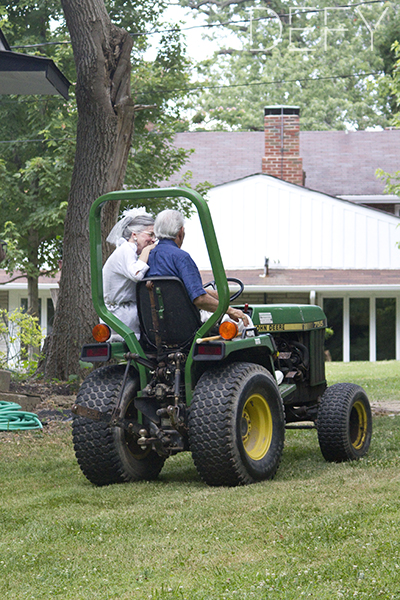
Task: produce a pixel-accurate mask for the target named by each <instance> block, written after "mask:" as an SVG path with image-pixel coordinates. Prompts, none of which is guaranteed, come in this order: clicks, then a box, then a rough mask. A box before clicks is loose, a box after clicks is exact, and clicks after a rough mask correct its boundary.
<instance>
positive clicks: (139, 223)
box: [121, 215, 154, 240]
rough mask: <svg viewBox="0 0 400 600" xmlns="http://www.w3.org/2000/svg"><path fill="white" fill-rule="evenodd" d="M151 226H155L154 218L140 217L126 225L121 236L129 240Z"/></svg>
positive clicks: (148, 216)
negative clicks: (134, 234)
mask: <svg viewBox="0 0 400 600" xmlns="http://www.w3.org/2000/svg"><path fill="white" fill-rule="evenodd" d="M150 225H154V219H153V217H150V215H138V216H137V217H135V218H134V219H131V220H130V221H129V222H128V224H127V225H125V227H124V229H123V230H122V234H121V236H122V237H123V238H125V239H126V240H129V238H130V237H131V235H132V233H141V232H142V231H144V230H145V229H146V227H149V226H150Z"/></svg>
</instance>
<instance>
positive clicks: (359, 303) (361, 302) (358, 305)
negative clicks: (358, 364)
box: [350, 298, 369, 361]
mask: <svg viewBox="0 0 400 600" xmlns="http://www.w3.org/2000/svg"><path fill="white" fill-rule="evenodd" d="M350 360H351V361H352V360H369V298H350Z"/></svg>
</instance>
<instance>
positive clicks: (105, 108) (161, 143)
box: [45, 0, 187, 379]
mask: <svg viewBox="0 0 400 600" xmlns="http://www.w3.org/2000/svg"><path fill="white" fill-rule="evenodd" d="M164 6H165V5H164V3H163V2H162V1H159V2H148V3H147V2H137V3H136V2H132V3H130V4H129V6H128V5H127V3H126V2H124V1H123V0H113V1H109V2H108V3H107V8H108V10H109V12H107V10H106V6H105V4H104V2H103V0H86V2H85V3H82V2H80V1H79V0H62V7H63V10H64V14H65V18H66V23H67V26H68V30H69V32H70V36H71V42H72V47H73V52H74V59H75V67H76V90H75V93H76V101H77V107H78V125H77V138H76V155H75V164H74V170H73V174H72V181H71V188H70V193H69V197H68V209H67V213H66V218H65V233H64V250H63V267H62V272H61V281H60V291H59V297H58V304H57V311H56V315H55V319H54V326H53V333H52V335H51V338H50V341H49V345H48V349H47V356H46V364H45V374H46V376H47V377H58V378H60V379H67V378H68V376H69V375H70V374H73V373H77V372H78V370H79V353H80V348H81V346H82V344H83V343H84V342H86V341H88V340H90V339H91V329H92V327H93V325H94V324H95V323H96V321H97V316H96V315H95V314H94V311H93V308H92V302H91V294H90V269H89V236H88V216H89V209H90V206H91V204H92V202H93V201H94V200H95V199H96V198H97V197H98V196H100V195H102V194H105V193H107V192H109V191H112V190H117V189H121V188H122V185H123V183H124V179H125V174H126V169H127V164H128V160H129V158H130V162H131V168H130V170H129V176H128V178H127V182H128V183H129V184H130V185H136V186H137V185H143V184H146V183H149V184H152V183H154V181H155V175H154V173H153V175H152V170H153V169H152V168H151V164H152V161H153V167H154V166H155V165H156V164H157V165H158V167H157V176H158V177H159V176H160V175H161V176H164V177H165V178H166V177H168V175H169V174H170V173H171V172H173V171H174V170H176V169H177V168H179V167H180V166H181V165H182V164H183V162H184V161H185V156H186V155H185V152H183V151H180V150H176V149H173V148H172V146H171V143H170V141H171V133H172V132H171V131H170V132H168V131H166V129H167V127H166V124H167V123H169V124H171V121H172V120H173V118H174V115H173V113H174V111H176V110H177V107H178V105H179V99H178V98H177V95H176V92H175V91H174V89H173V88H174V85H172V83H174V84H175V85H176V84H177V83H178V86H179V84H180V83H181V84H183V83H186V78H187V75H185V74H184V73H183V74H182V65H183V63H184V59H183V56H182V52H181V45H180V42H179V40H178V38H177V37H176V34H172V36H169V37H168V36H164V38H163V40H161V45H160V48H159V52H158V56H157V59H156V61H155V64H154V65H152V66H150V65H149V64H148V63H146V61H144V60H143V58H142V57H141V55H140V51H142V50H143V47H144V46H145V41H144V39H145V38H144V37H140V35H138V34H140V33H143V29H144V27H145V24H146V23H149V22H150V24H151V21H152V20H153V22H155V21H156V20H157V18H158V13H159V12H161V11H162V9H163V8H164ZM111 17H112V18H113V19H115V20H116V21H118V23H119V24H120V25H121V24H122V25H126V28H124V27H121V26H117V25H115V24H114V23H113V22H112V19H111ZM135 28H136V30H135ZM138 28H139V30H140V29H141V30H140V31H138V30H137V29H138ZM128 30H129V31H128ZM133 40H135V42H133ZM131 56H133V60H134V61H135V65H134V66H135V69H134V94H135V96H134V98H132V95H131V76H130V74H131ZM184 66H187V65H184ZM149 80H150V81H149ZM179 87H180V86H179ZM168 88H170V89H172V91H171V92H168V91H167V90H168ZM150 92H151V93H150ZM171 99H174V102H173V104H172V103H171ZM171 104H172V106H173V108H172V109H171ZM144 108H145V109H146V113H144V111H143V113H142V109H144ZM136 114H137V115H138V121H137V122H138V125H139V127H138V129H139V136H138V137H136V138H135V139H134V144H133V147H134V148H135V152H134V156H133V157H132V152H131V147H132V139H133V133H134V117H135V115H136ZM142 115H144V116H142ZM167 115H168V116H169V120H168V118H167ZM150 129H152V130H153V131H149V130H150ZM151 135H153V136H154V137H153V138H151ZM149 143H150V144H151V145H152V146H153V149H152V151H151V152H149V150H148V149H149ZM149 154H151V159H150V158H149ZM155 155H156V156H155ZM154 157H155V158H154ZM155 159H156V162H154V160H155ZM149 165H150V169H147V167H146V166H149ZM160 165H163V168H161V169H160ZM117 211H118V206H117V204H115V203H109V204H108V205H107V207H106V209H105V210H104V211H103V213H104V214H103V221H104V229H105V231H108V230H109V229H110V227H111V225H112V224H113V223H114V222H115V219H116V216H117Z"/></svg>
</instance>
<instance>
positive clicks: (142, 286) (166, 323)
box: [136, 277, 202, 350]
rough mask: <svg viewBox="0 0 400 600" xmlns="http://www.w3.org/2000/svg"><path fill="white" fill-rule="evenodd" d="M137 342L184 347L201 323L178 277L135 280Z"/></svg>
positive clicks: (164, 347)
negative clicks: (138, 328) (138, 334)
mask: <svg viewBox="0 0 400 600" xmlns="http://www.w3.org/2000/svg"><path fill="white" fill-rule="evenodd" d="M136 301H137V309H138V316H139V323H140V329H141V343H142V342H144V343H145V345H148V346H150V348H160V349H161V348H163V349H171V350H172V349H174V350H176V349H179V350H184V349H185V348H187V347H188V346H189V345H190V344H191V343H192V341H193V338H194V336H195V334H196V331H197V330H198V329H199V328H200V327H201V325H202V322H201V319H200V313H199V311H198V309H197V308H196V307H195V305H194V304H193V302H191V300H190V298H189V295H188V293H187V290H186V288H185V286H184V284H183V282H182V281H181V280H180V279H179V278H178V277H147V278H145V279H142V280H141V281H139V282H138V283H137V284H136Z"/></svg>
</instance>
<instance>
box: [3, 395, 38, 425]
mask: <svg viewBox="0 0 400 600" xmlns="http://www.w3.org/2000/svg"><path fill="white" fill-rule="evenodd" d="M20 408H21V407H20V405H19V404H16V403H15V402H4V401H0V431H17V430H29V429H43V425H42V424H41V422H40V421H39V417H38V416H37V415H35V414H33V413H30V412H24V411H22V410H19V409H20Z"/></svg>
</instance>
